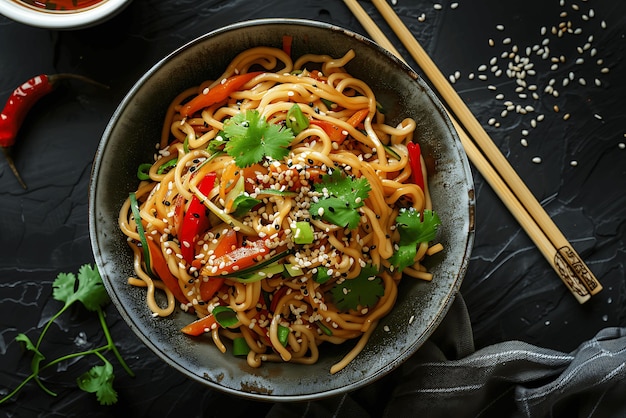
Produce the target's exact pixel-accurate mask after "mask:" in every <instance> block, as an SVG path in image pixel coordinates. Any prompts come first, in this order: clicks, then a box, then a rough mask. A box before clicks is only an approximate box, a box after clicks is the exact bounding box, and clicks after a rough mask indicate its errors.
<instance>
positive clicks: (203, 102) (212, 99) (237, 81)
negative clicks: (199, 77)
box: [180, 71, 263, 118]
mask: <svg viewBox="0 0 626 418" xmlns="http://www.w3.org/2000/svg"><path fill="white" fill-rule="evenodd" d="M262 73H263V72H262V71H257V72H252V73H245V74H239V75H234V76H232V77H229V78H227V79H226V80H225V81H224V82H223V83H221V84H218V85H216V86H214V87H212V88H210V89H209V91H208V92H207V93H206V94H205V93H201V94H199V95H197V96H196V97H194V98H193V99H191V100H190V101H189V103H187V104H185V105H184V106H183V107H182V109H181V110H180V114H181V115H183V117H185V118H186V117H189V116H191V115H193V114H194V113H196V112H197V111H198V110H200V109H204V108H205V107H208V106H211V105H214V104H215V103H219V102H221V101H224V100H226V99H227V98H228V96H230V95H231V94H232V93H234V92H236V91H238V90H239V89H240V88H241V87H242V86H243V85H244V84H246V83H247V82H248V81H250V80H252V79H253V78H254V77H256V76H257V75H259V74H262Z"/></svg>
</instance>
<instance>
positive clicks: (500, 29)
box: [496, 25, 504, 31]
mask: <svg viewBox="0 0 626 418" xmlns="http://www.w3.org/2000/svg"><path fill="white" fill-rule="evenodd" d="M496 29H498V30H499V31H503V30H504V25H496Z"/></svg>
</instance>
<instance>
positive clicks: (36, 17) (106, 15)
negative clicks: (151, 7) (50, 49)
mask: <svg viewBox="0 0 626 418" xmlns="http://www.w3.org/2000/svg"><path fill="white" fill-rule="evenodd" d="M130 2H131V0H102V1H100V2H99V3H97V4H95V5H93V6H90V7H86V8H83V9H76V10H49V9H45V8H39V7H35V6H31V5H29V4H28V3H27V2H25V1H22V0H0V14H2V15H4V16H6V17H8V18H9V19H11V20H14V21H16V22H20V23H23V24H25V25H29V26H35V27H39V28H46V29H81V28H86V27H89V26H94V25H96V24H99V23H102V22H104V21H105V20H108V19H110V18H112V17H113V16H115V15H116V14H118V13H119V12H121V11H122V10H124V8H125V7H126V6H128V4H130Z"/></svg>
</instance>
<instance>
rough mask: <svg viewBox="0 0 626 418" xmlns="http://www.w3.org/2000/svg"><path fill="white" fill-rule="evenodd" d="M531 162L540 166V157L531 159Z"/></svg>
mask: <svg viewBox="0 0 626 418" xmlns="http://www.w3.org/2000/svg"><path fill="white" fill-rule="evenodd" d="M532 162H533V163H535V164H540V163H541V157H533V159H532Z"/></svg>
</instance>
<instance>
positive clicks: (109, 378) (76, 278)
mask: <svg viewBox="0 0 626 418" xmlns="http://www.w3.org/2000/svg"><path fill="white" fill-rule="evenodd" d="M52 286H53V291H52V297H53V298H54V299H55V300H58V301H60V302H63V306H62V307H61V309H59V311H58V312H57V313H56V314H55V315H54V316H52V317H51V318H50V319H49V320H48V322H47V323H46V324H45V326H44V328H43V330H42V331H41V333H40V334H39V338H38V339H37V342H36V343H33V341H32V340H31V339H30V338H29V337H28V336H27V335H26V334H23V333H20V334H18V335H17V336H16V337H15V340H16V341H20V342H23V343H24V345H25V347H26V349H27V350H28V351H31V352H32V353H33V358H32V360H31V374H30V375H29V376H28V377H27V378H26V379H24V380H23V381H22V383H20V385H19V386H17V387H16V388H15V389H14V390H13V391H12V392H11V393H9V394H7V395H6V396H5V397H3V398H1V399H0V404H2V403H3V402H5V401H7V400H9V399H11V398H12V397H13V396H14V395H15V394H17V392H19V391H20V389H22V387H24V386H25V385H26V384H27V383H28V382H29V381H31V380H35V381H36V382H37V384H38V385H39V386H40V387H41V388H42V389H43V390H44V391H45V392H46V393H48V394H49V395H51V396H56V393H55V392H53V391H52V390H50V389H48V388H47V387H46V386H45V385H44V384H43V382H42V381H41V380H40V378H39V373H40V372H41V371H42V370H44V369H47V368H49V367H51V366H54V365H55V364H58V363H61V362H63V361H67V360H69V359H72V358H77V357H84V356H87V355H90V354H92V355H95V356H97V357H98V358H99V359H100V360H101V361H102V363H103V365H102V366H93V367H92V368H91V369H90V370H89V371H88V372H86V373H84V374H83V375H81V376H79V377H78V379H77V380H76V383H77V385H78V387H79V388H80V389H82V390H84V391H86V392H90V393H95V394H96V397H97V399H98V401H99V402H100V403H101V404H102V405H111V404H114V403H116V402H117V392H116V391H115V389H113V380H114V378H115V375H114V373H113V365H112V364H111V363H110V362H109V361H108V360H107V359H106V358H105V357H104V355H103V354H102V353H104V352H106V351H111V352H113V354H114V355H115V357H116V358H117V360H118V362H119V363H120V364H121V366H122V367H123V368H124V370H125V371H126V373H128V374H129V375H130V376H134V373H133V372H132V370H130V368H129V367H128V365H127V364H126V362H125V361H124V359H123V358H122V356H121V355H120V353H119V351H118V350H117V347H116V346H115V344H114V342H113V339H112V337H111V333H110V332H109V328H108V326H107V323H106V320H105V317H104V311H103V310H102V308H103V307H104V306H106V305H107V304H108V303H109V302H110V299H109V296H108V294H107V292H106V289H105V288H104V284H103V283H102V277H101V276H100V273H99V272H98V270H97V268H95V267H92V266H90V265H88V264H85V265H83V266H81V267H80V269H79V271H78V275H75V274H74V273H59V274H58V275H57V278H56V279H55V280H54V282H53V283H52ZM76 302H80V303H81V304H82V305H83V306H84V307H85V308H86V309H87V310H89V311H91V312H96V313H97V315H98V319H99V320H100V325H101V327H102V330H103V332H104V335H105V338H106V340H107V344H105V345H103V346H101V347H98V348H93V349H91V350H85V351H80V352H75V353H71V354H67V355H64V356H61V357H58V358H56V359H54V360H51V361H50V362H48V363H45V364H44V363H43V361H44V360H45V359H46V356H45V355H44V354H43V352H42V349H41V348H42V342H43V340H44V336H45V335H46V333H47V331H48V329H49V328H50V326H51V325H52V324H53V323H54V321H55V320H56V319H57V318H58V317H59V316H61V315H62V314H63V313H64V312H65V311H67V310H68V309H69V308H70V306H73V305H74V304H75V303H76Z"/></svg>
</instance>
